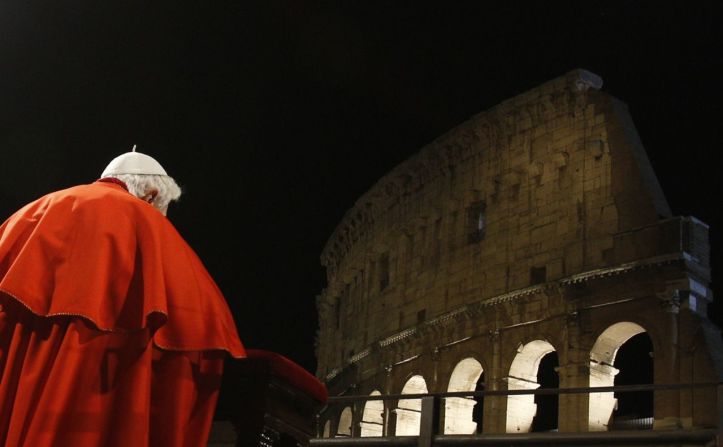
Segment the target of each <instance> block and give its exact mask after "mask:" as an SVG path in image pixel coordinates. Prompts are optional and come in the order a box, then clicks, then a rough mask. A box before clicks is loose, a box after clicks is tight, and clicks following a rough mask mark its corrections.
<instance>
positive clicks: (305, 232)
mask: <svg viewBox="0 0 723 447" xmlns="http://www.w3.org/2000/svg"><path fill="white" fill-rule="evenodd" d="M671 5H673V6H671ZM722 13H723V3H721V2H677V3H675V4H673V2H670V3H668V2H606V1H586V2H539V1H538V2H513V1H504V2H496V3H492V2H487V1H474V2H448V1H440V2H420V1H409V2H407V1H394V2H391V1H385V2H372V1H330V2H310V1H300V0H297V1H292V0H288V1H268V0H264V1H261V0H259V1H241V0H237V1H222V0H214V1H208V2H201V1H143V2H135V1H122V2H121V1H103V2H99V1H86V0H80V1H72V2H71V1H66V2H58V1H50V0H47V1H43V2H40V1H20V0H18V1H15V0H0V157H1V158H0V163H1V168H0V169H2V175H1V176H0V211H1V212H2V215H3V218H5V217H7V216H8V215H9V214H10V213H11V212H12V211H13V210H14V209H16V208H17V207H19V206H20V205H22V204H24V203H26V202H28V201H30V200H32V199H34V198H36V197H38V196H40V195H42V194H44V193H46V192H49V191H51V190H55V189H59V188H62V187H66V186H70V185H73V184H77V183H86V182H90V181H92V180H94V179H95V178H96V177H97V176H98V175H99V174H100V172H101V171H102V169H103V168H104V167H105V165H106V164H107V163H108V161H110V159H112V158H113V157H115V156H116V155H119V154H120V153H122V152H124V151H126V150H128V149H129V148H130V147H131V146H132V145H133V144H138V145H139V151H142V152H146V153H148V154H150V155H152V156H154V157H156V158H157V159H158V160H159V161H160V162H161V163H162V164H163V165H164V166H165V167H166V170H167V171H169V173H170V174H171V175H173V176H174V177H175V178H176V179H177V180H178V181H179V183H181V184H182V186H183V187H184V190H185V196H184V197H183V198H182V201H181V203H180V204H178V205H177V206H175V207H174V208H172V209H171V211H170V213H169V217H170V218H171V220H172V221H173V222H174V223H175V225H176V226H177V227H178V229H179V231H180V232H181V234H182V235H184V237H185V238H186V239H187V240H188V242H189V243H190V244H191V246H193V247H194V248H195V249H196V251H197V252H198V253H199V256H200V257H201V259H203V260H204V262H205V264H206V266H207V268H208V269H209V271H210V272H211V274H212V275H213V276H214V278H215V279H216V281H217V282H218V284H219V286H220V287H221V289H222V290H223V292H224V294H225V295H226V297H227V300H228V301H229V304H230V306H231V308H232V310H233V311H234V313H235V317H236V321H237V325H238V328H239V332H240V334H241V337H242V338H243V340H244V342H245V343H246V345H247V346H250V347H256V348H264V349H271V350H275V351H277V352H281V353H282V354H285V355H287V356H289V357H290V358H292V359H294V360H296V361H297V362H299V363H300V364H302V365H303V366H305V367H307V368H308V369H310V370H312V371H313V370H314V368H315V360H314V358H313V343H314V336H315V330H316V313H315V312H316V311H315V307H314V300H315V296H316V294H318V293H319V292H320V290H321V289H322V287H323V286H324V272H323V270H322V268H321V266H320V264H319V254H320V252H321V250H322V248H323V245H324V243H325V241H326V238H327V237H328V236H329V235H330V234H331V232H332V230H333V229H334V227H335V226H336V224H337V223H338V221H339V220H340V219H341V217H342V216H343V214H344V212H345V211H346V210H347V209H348V208H350V207H351V206H352V205H353V204H354V202H355V200H356V199H357V198H358V197H359V196H360V195H361V194H362V193H364V192H365V191H366V190H367V189H368V188H369V187H370V186H371V185H372V184H373V183H374V182H375V181H376V180H378V179H379V178H380V177H381V176H382V175H384V174H385V173H386V172H388V171H389V170H391V168H393V167H394V166H395V165H396V164H398V163H399V162H401V161H402V160H404V159H406V158H407V157H409V156H410V155H412V154H414V153H415V152H417V151H418V150H419V149H420V148H421V147H422V146H423V145H424V144H426V143H428V142H430V141H431V140H433V139H434V138H435V137H437V136H439V135H441V134H442V133H444V132H446V131H447V130H449V129H451V128H452V127H454V126H455V125H457V124H459V123H461V122H463V121H464V120H466V119H467V118H469V117H470V116H472V115H474V114H476V113H478V112H481V111H483V110H485V109H488V108H490V107H492V106H494V105H495V104H497V103H498V102H500V101H502V100H504V99H506V98H508V97H511V96H514V95H516V94H518V93H521V92H524V91H525V90H527V89H530V88H533V87H534V86H536V85H538V84H540V83H542V82H545V81H547V80H549V79H552V78H554V77H557V76H559V75H562V74H563V73H565V72H567V71H569V70H571V69H574V68H578V67H580V68H586V69H588V70H591V71H593V72H595V73H597V74H599V75H600V76H602V78H603V79H604V82H605V85H604V87H603V90H604V91H607V92H608V93H611V94H613V95H615V96H617V97H619V98H621V99H622V100H624V101H626V102H627V103H628V104H629V106H630V110H631V113H632V115H633V119H634V120H635V123H636V125H637V128H638V131H639V133H640V135H641V138H642V140H643V143H644V145H645V147H646V149H647V151H648V155H649V157H650V159H651V162H652V164H653V167H654V169H655V170H656V172H657V174H658V177H659V179H660V181H661V184H662V187H663V190H664V191H665V193H666V195H667V198H668V200H669V202H670V204H671V207H672V209H673V211H674V213H675V214H682V215H695V216H697V217H699V218H700V219H702V220H703V221H705V222H707V223H709V224H710V225H711V229H712V237H713V250H714V253H713V255H714V258H713V261H714V267H715V268H720V267H722V266H723V265H722V264H721V262H720V259H721V255H720V253H719V252H720V245H721V242H720V241H721V240H722V239H723V235H722V234H721V232H720V228H721V225H720V224H721V217H720V213H719V212H718V209H719V207H720V203H721V193H722V192H723V188H721V180H720V177H721V175H720V173H719V171H720V164H719V162H718V158H719V156H718V153H719V151H720V150H721V140H722V138H721V137H722V136H723V132H722V131H721V119H722V118H723V113H722V110H721V104H722V101H723V86H722V85H723V84H722V82H721V80H722V76H721V75H722V74H723V51H721V50H722V49H723V48H721V43H722V40H721V37H722V34H721V31H720V28H721V27H720V23H721V22H722V21H723V14H722ZM715 275H716V276H715V277H714V278H716V277H720V274H719V273H716V274H715ZM714 288H716V289H718V288H717V284H714ZM717 291H718V292H719V293H723V291H720V289H718V290H717Z"/></svg>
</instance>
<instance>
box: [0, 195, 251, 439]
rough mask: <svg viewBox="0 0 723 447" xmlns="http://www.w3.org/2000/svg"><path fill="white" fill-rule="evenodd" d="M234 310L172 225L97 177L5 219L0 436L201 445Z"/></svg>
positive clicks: (238, 347) (0, 251)
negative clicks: (230, 309)
mask: <svg viewBox="0 0 723 447" xmlns="http://www.w3.org/2000/svg"><path fill="white" fill-rule="evenodd" d="M227 353H228V354H231V355H232V356H234V357H244V356H245V350H244V347H243V345H242V344H241V341H240V340H239V338H238V334H237V332H236V326H235V324H234V321H233V318H232V316H231V313H230V311H229V309H228V306H227V304H226V302H225V300H224V298H223V296H222V294H221V292H220V291H219V289H218V287H217V286H216V284H215V283H214V281H213V280H212V279H211V277H210V275H209V274H208V272H207V271H206V269H205V268H204V267H203V264H202V263H201V261H200V260H199V259H198V257H197V256H196V254H195V253H194V252H193V250H192V249H191V248H190V247H189V246H188V245H187V244H186V242H185V241H184V240H183V239H182V238H181V236H180V235H179V234H178V232H177V231H176V230H175V228H174V227H173V225H171V223H170V222H169V221H168V220H167V219H166V218H165V217H164V216H163V215H162V214H161V213H159V212H158V211H157V210H155V209H154V208H153V207H152V206H151V205H149V204H147V203H145V202H143V201H142V200H140V199H138V198H136V197H134V196H132V195H131V194H129V193H128V192H127V191H126V190H125V189H123V187H122V186H120V185H117V184H114V183H107V182H96V183H93V184H91V185H82V186H77V187H74V188H69V189H66V190H63V191H58V192H55V193H52V194H49V195H47V196H45V197H42V198H40V199H38V200H36V201H35V202H32V203H30V204H28V205H27V206H25V207H23V208H22V209H20V210H19V211H18V212H16V213H15V214H14V215H13V216H11V217H10V218H9V219H8V220H7V221H6V222H5V223H4V224H3V225H2V226H0V446H3V445H4V446H8V447H9V446H12V447H21V446H26V447H44V446H48V447H50V446H52V447H58V446H60V447H63V446H69V447H70V446H73V447H79V446H80V447H106V446H109V447H113V446H134V447H136V446H140V447H144V446H164V447H165V446H168V447H192V446H194V447H199V446H203V445H205V443H206V440H207V437H208V432H209V430H210V424H211V421H212V417H213V412H214V409H215V405H216V399H217V397H218V390H219V387H220V382H221V374H222V370H223V361H224V357H225V356H226V354H227Z"/></svg>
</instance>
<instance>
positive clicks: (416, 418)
mask: <svg viewBox="0 0 723 447" xmlns="http://www.w3.org/2000/svg"><path fill="white" fill-rule="evenodd" d="M427 392H428V391H427V383H426V382H425V381H424V377H422V376H412V377H411V378H410V379H409V380H407V383H406V384H405V385H404V388H402V394H426V393H427ZM395 411H396V414H397V427H396V430H395V432H394V434H395V435H396V436H417V435H419V423H420V420H421V412H422V401H421V399H400V400H399V405H397V409H396V410H395Z"/></svg>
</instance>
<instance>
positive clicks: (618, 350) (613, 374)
mask: <svg viewBox="0 0 723 447" xmlns="http://www.w3.org/2000/svg"><path fill="white" fill-rule="evenodd" d="M652 352H653V345H652V341H651V340H650V337H649V336H648V334H647V333H646V332H645V329H644V328H643V327H642V326H640V325H638V324H636V323H632V322H629V321H623V322H620V323H615V324H613V325H612V326H610V327H608V328H607V329H606V330H605V331H603V333H602V334H600V336H599V337H598V338H597V340H596V341H595V345H593V348H592V350H591V351H590V386H591V387H593V386H613V385H635V384H646V383H653V359H652ZM652 418H653V392H652V391H644V392H636V393H591V394H590V406H589V429H590V431H604V430H625V429H641V428H651V427H652Z"/></svg>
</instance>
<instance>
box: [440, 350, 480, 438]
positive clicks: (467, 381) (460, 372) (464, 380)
mask: <svg viewBox="0 0 723 447" xmlns="http://www.w3.org/2000/svg"><path fill="white" fill-rule="evenodd" d="M482 372H483V369H482V364H480V362H478V361H477V360H476V359H474V358H472V357H467V358H465V359H462V360H461V361H460V362H459V363H457V365H456V366H455V367H454V371H452V375H451V376H450V378H449V386H448V387H447V391H475V390H476V388H477V382H478V381H479V378H480V376H481V375H482ZM474 406H475V399H474V398H472V397H471V396H470V397H448V398H446V399H445V400H444V433H445V434H464V435H469V434H473V433H475V432H476V431H477V423H476V422H474V421H473V420H472V411H473V410H474Z"/></svg>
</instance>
